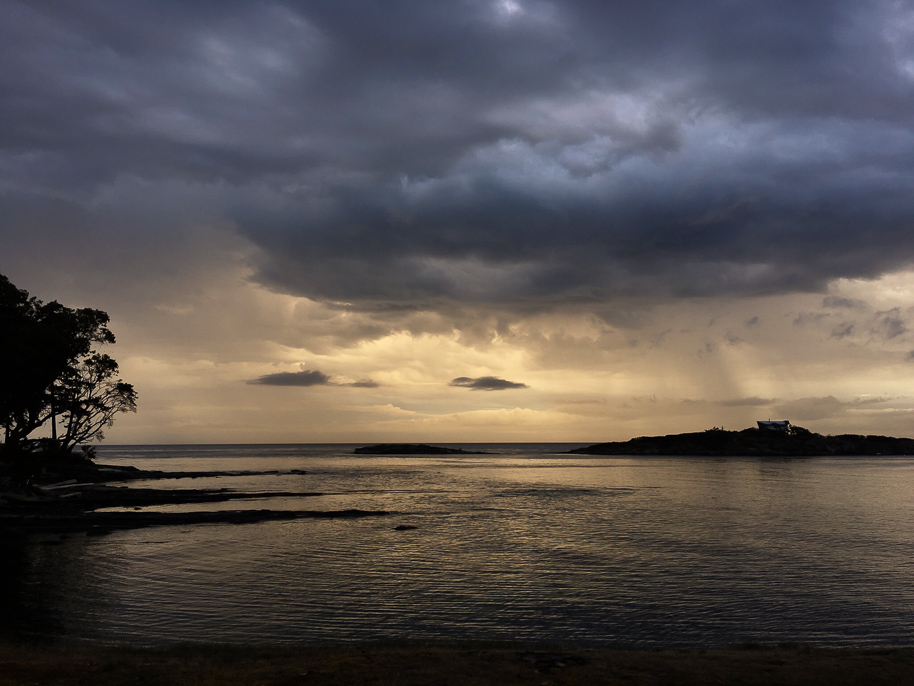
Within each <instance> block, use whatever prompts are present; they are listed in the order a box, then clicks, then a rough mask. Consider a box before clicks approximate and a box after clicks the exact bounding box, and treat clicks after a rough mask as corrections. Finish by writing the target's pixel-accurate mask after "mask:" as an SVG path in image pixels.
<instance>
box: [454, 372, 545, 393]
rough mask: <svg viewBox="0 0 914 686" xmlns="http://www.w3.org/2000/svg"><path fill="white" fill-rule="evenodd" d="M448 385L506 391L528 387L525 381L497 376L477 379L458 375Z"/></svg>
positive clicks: (474, 389)
mask: <svg viewBox="0 0 914 686" xmlns="http://www.w3.org/2000/svg"><path fill="white" fill-rule="evenodd" d="M448 385H449V386H461V387H463V388H469V389H470V390H473V391H506V390H509V389H512V388H527V384H525V383H517V382H516V381H507V380H505V379H499V378H498V377H495V376H480V377H477V378H475V379H474V378H471V377H469V376H458V377H457V378H456V379H453V380H452V381H451V383H450V384H448Z"/></svg>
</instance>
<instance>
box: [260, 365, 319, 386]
mask: <svg viewBox="0 0 914 686" xmlns="http://www.w3.org/2000/svg"><path fill="white" fill-rule="evenodd" d="M248 383H249V384H256V385H261V386H326V385H328V384H329V383H331V382H330V377H329V376H327V375H326V374H324V373H323V372H320V371H317V370H316V369H315V370H308V369H304V370H302V371H300V372H277V373H276V374H265V375H264V376H260V377H258V378H256V379H252V380H250V381H248Z"/></svg>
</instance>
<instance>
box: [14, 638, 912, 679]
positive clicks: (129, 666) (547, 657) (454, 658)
mask: <svg viewBox="0 0 914 686" xmlns="http://www.w3.org/2000/svg"><path fill="white" fill-rule="evenodd" d="M38 683H40V684H93V686H108V685H109V684H110V685H112V686H113V685H114V684H117V685H121V684H144V685H153V684H170V685H176V686H179V685H183V684H187V685H190V684H194V685H196V684H226V685H229V686H231V685H233V684H239V685H240V684H246V685H247V684H262V685H270V684H283V685H287V684H315V685H321V686H331V685H342V684H347V685H348V684H373V685H377V686H384V685H387V684H390V685H391V686H393V685H397V686H409V685H411V684H440V685H444V684H448V685H450V686H469V685H471V684H472V685H480V686H481V685H487V684H491V685H493V686H495V685H500V684H530V685H536V686H548V685H552V684H555V685H556V686H559V685H561V684H569V685H570V684H645V685H648V684H680V685H690V684H728V685H733V684H798V685H799V684H812V685H815V684H823V685H824V684H828V685H829V686H838V685H842V684H867V685H868V686H876V685H878V684H887V685H888V684H892V685H896V684H903V683H914V649H912V648H880V649H843V648H811V647H807V646H742V647H734V648H727V649H713V650H697V649H692V650H669V649H668V650H623V649H583V648H569V647H564V648H563V647H555V646H530V645H504V644H498V645H493V644H474V643H450V644H421V645H419V644H416V645H412V644H347V645H336V646H309V647H237V646H199V645H179V646H173V647H168V648H156V649H153V648H133V647H99V646H85V645H83V646H56V647H55V646H36V645H28V644H21V643H14V642H9V641H6V642H0V684H2V685H3V686H14V685H15V686H18V685H19V684H23V685H25V684H29V685H32V684H38Z"/></svg>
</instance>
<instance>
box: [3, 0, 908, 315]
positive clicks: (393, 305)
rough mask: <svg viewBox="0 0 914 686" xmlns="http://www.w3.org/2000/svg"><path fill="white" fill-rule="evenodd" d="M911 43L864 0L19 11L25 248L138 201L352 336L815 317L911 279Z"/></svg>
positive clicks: (16, 86) (537, 0)
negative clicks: (249, 253)
mask: <svg viewBox="0 0 914 686" xmlns="http://www.w3.org/2000/svg"><path fill="white" fill-rule="evenodd" d="M912 27H914V13H912V11H911V9H910V8H909V7H908V5H907V4H905V3H896V2H888V1H885V2H881V1H860V0H854V1H853V2H851V1H850V0H847V1H845V2H840V1H835V0H828V1H825V0H821V1H816V0H809V1H808V2H802V3H796V2H786V1H782V2H743V3H733V2H725V1H723V0H720V1H718V2H714V1H705V2H696V1H694V0H690V1H688V2H686V1H685V0H683V1H681V2H672V1H671V2H663V3H657V2H643V3H629V2H603V1H601V2H596V1H593V2H587V1H584V0H580V1H577V2H574V1H570V0H569V1H567V2H561V3H558V2H556V3H550V2H545V1H542V0H517V1H516V2H504V1H494V2H489V1H488V0H465V1H463V2H430V1H428V0H421V1H420V0H415V1H407V0H403V1H400V2H392V3H365V2H355V1H352V2H341V1H339V0H337V1H334V2H320V1H314V2H291V1H290V2H275V3H254V2H243V1H233V2H225V3H199V2H198V3H194V2H176V1H175V2H167V1H162V2H155V3H152V2H137V1H133V2H114V1H113V0H111V1H109V2H106V1H105V0H95V1H93V2H85V3H24V2H7V3H5V4H3V6H2V8H0V60H2V63H3V65H4V69H3V70H0V90H2V94H3V97H2V98H0V217H3V219H0V232H3V233H6V232H19V233H21V232H23V231H26V228H24V227H27V226H33V225H34V226H38V227H39V231H41V232H46V233H48V232H53V231H55V230H58V231H62V230H64V229H65V228H66V227H59V226H57V225H56V224H55V223H54V222H53V220H52V219H48V218H47V216H46V214H47V213H46V211H45V210H43V209H41V205H42V204H43V202H51V201H53V202H66V203H70V204H72V205H75V206H78V207H79V208H81V211H82V213H83V214H84V215H85V216H84V218H83V222H84V224H85V225H86V226H87V227H89V229H88V231H90V232H91V231H93V230H94V229H92V227H93V226H95V223H96V222H95V220H96V219H97V217H96V216H95V215H96V214H97V213H99V212H100V211H101V210H100V209H99V208H103V207H106V203H109V202H111V201H110V199H109V195H107V194H106V192H107V190H108V189H110V187H111V186H112V184H117V183H122V181H123V179H133V180H135V182H136V185H137V186H139V187H141V188H143V189H144V190H143V193H145V194H146V201H145V202H146V204H154V203H155V201H156V199H161V198H163V197H171V195H173V194H174V193H175V192H176V190H175V189H176V188H180V189H181V193H182V195H183V197H185V198H186V200H187V202H188V204H189V206H193V198H194V197H197V198H198V205H199V206H202V207H203V208H204V209H203V210H201V209H200V207H199V206H198V207H195V208H194V210H193V211H190V210H188V212H187V213H186V214H187V216H185V217H184V221H186V223H187V224H191V223H193V222H196V221H199V219H200V217H199V215H201V214H202V215H204V216H210V215H212V216H216V217H223V218H226V219H229V220H231V221H232V222H234V224H235V225H236V226H237V230H238V231H239V232H240V233H241V234H242V235H244V236H245V237H246V238H247V239H249V240H250V241H251V242H253V243H254V244H256V245H257V246H259V248H260V249H261V256H260V259H259V261H258V262H257V264H256V266H257V269H258V272H257V276H256V278H258V279H259V280H260V281H262V282H263V283H265V284H267V285H269V286H270V287H272V288H275V289H277V290H281V291H284V292H290V293H296V294H302V295H307V296H310V297H312V298H318V299H322V300H325V301H329V302H334V303H339V306H341V307H351V308H355V309H363V310H366V311H397V310H411V309H445V308H447V307H449V306H452V304H453V303H454V302H466V303H476V304H482V305H486V304H493V303H495V304H506V303H512V304H527V305H530V306H534V307H556V306H561V305H567V304H570V303H571V304H573V303H581V304H584V305H586V306H591V307H593V308H594V309H595V310H596V309H598V308H600V307H601V305H602V304H604V303H605V302H606V301H608V300H611V299H613V298H616V297H618V296H640V295H650V296H656V297H679V296H693V295H715V294H721V293H727V294H758V293H770V292H788V291H795V290H815V289H820V288H822V287H823V286H824V285H825V284H826V283H827V282H828V281H829V280H831V279H834V278H836V277H873V276H877V275H879V274H880V273H883V272H885V271H887V270H891V269H895V268H900V267H903V266H906V265H908V264H909V263H910V262H911V260H912V258H914V232H912V231H910V227H911V220H912V218H914V195H912V194H911V193H910V192H909V189H910V188H911V185H912V182H914V164H912V161H914V127H912V124H914V28H912ZM36 201H37V202H36ZM141 205H142V203H140V205H139V206H141ZM12 209H15V210H16V211H15V212H12V211H11V210H12ZM42 212H45V214H42ZM140 214H141V213H140V212H139V211H137V215H136V216H135V217H131V216H130V215H129V212H128V213H126V214H125V215H123V216H121V217H120V221H119V222H118V223H117V225H118V226H120V227H122V228H121V232H122V234H123V236H122V237H121V239H122V240H128V241H129V240H130V233H131V230H132V227H133V226H134V220H135V222H136V223H138V224H140V225H142V219H143V217H142V216H140ZM176 221H180V220H176ZM55 227H56V228H55ZM92 235H93V234H91V233H90V234H89V236H90V237H91V236H92ZM889 245H890V246H892V249H891V250H887V249H886V246H889ZM827 306H830V307H844V306H845V305H844V304H843V303H838V302H837V301H834V302H832V303H831V304H829V305H827ZM889 333H891V331H890V332H889Z"/></svg>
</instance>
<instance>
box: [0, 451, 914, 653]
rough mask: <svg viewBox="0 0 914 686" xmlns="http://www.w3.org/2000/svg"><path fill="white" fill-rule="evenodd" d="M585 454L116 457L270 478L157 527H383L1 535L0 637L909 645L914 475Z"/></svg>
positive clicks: (826, 465)
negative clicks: (241, 517) (322, 515)
mask: <svg viewBox="0 0 914 686" xmlns="http://www.w3.org/2000/svg"><path fill="white" fill-rule="evenodd" d="M579 445H580V444H574V445H572V444H517V443H513V444H485V445H483V444H472V445H451V447H462V448H465V449H469V450H480V451H485V452H486V453H487V454H484V455H447V456H400V457H396V456H360V455H355V454H353V449H354V448H355V447H356V446H354V445H339V444H334V445H158V446H120V447H119V446H106V445H103V446H100V447H99V449H98V455H99V457H98V461H99V462H100V463H109V464H118V465H133V466H136V467H140V468H143V469H158V470H167V471H178V470H183V471H201V470H210V471H235V472H242V471H245V470H257V471H274V473H272V474H262V475H244V474H236V475H226V476H220V477H212V478H196V479H189V478H180V479H169V480H157V481H148V482H139V483H137V484H135V485H137V486H150V487H156V488H175V489H183V488H225V489H230V490H237V491H244V492H257V493H262V494H267V495H266V497H264V498H259V499H256V500H241V501H230V502H226V503H217V504H206V505H183V506H158V507H154V508H149V509H155V510H164V511H181V510H193V511H198V510H214V509H233V510H234V509H246V508H251V509H291V510H344V509H351V508H354V509H361V510H385V511H388V512H390V514H388V515H386V516H382V517H366V518H359V519H296V520H288V521H267V522H262V523H255V524H243V525H234V524H205V525H192V526H162V527H150V528H145V529H135V530H125V531H115V532H113V533H111V534H110V535H107V536H87V535H83V534H72V535H69V536H63V537H62V536H60V535H56V534H54V535H51V534H42V535H35V536H32V537H29V538H26V539H16V540H3V541H0V635H5V636H13V637H17V638H30V639H35V640H53V641H73V642H91V643H119V644H133V645H164V644H171V643H176V642H197V643H230V644H231V643H238V644H242V643H243V644H260V643H264V644H266V643H269V644H312V645H313V644H340V643H346V642H353V641H419V642H424V641H452V640H472V641H510V642H514V641H520V642H538V643H552V644H573V645H579V646H618V647H641V648H649V647H714V646H729V645H737V644H747V643H803V644H811V645H823V646H858V647H868V646H885V645H901V644H906V645H910V644H914V458H908V457H839V458H831V457H829V458H794V459H760V458H749V457H747V458H739V457H728V458H715V457H635V456H613V457H598V456H582V455H569V454H566V452H567V451H568V450H569V449H570V448H572V447H578V446H579ZM293 470H296V472H297V473H293ZM302 472H303V473H302ZM280 492H302V493H312V494H313V493H320V494H321V495H309V496H303V497H288V496H280V495H277V496H270V495H269V494H270V493H280Z"/></svg>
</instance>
